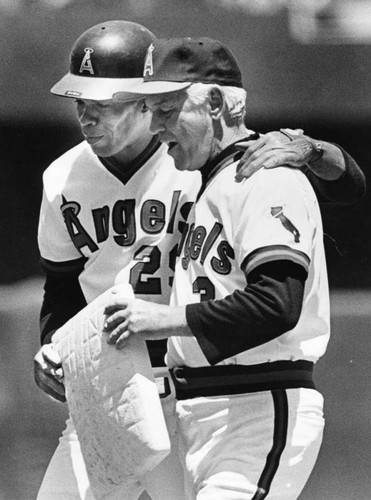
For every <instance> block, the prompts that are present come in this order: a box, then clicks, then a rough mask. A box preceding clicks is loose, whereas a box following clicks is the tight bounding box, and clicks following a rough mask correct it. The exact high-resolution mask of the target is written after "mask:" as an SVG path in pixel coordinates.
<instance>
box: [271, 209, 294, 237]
mask: <svg viewBox="0 0 371 500" xmlns="http://www.w3.org/2000/svg"><path fill="white" fill-rule="evenodd" d="M271 215H272V216H273V217H275V218H276V219H279V220H280V221H281V224H282V225H283V227H284V228H285V229H287V231H289V232H290V233H292V234H293V235H294V239H295V243H299V242H300V232H299V231H298V229H297V228H296V227H295V226H294V224H293V223H292V222H291V220H290V219H288V218H287V217H286V215H285V214H284V213H283V207H271Z"/></svg>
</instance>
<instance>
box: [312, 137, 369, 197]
mask: <svg viewBox="0 0 371 500" xmlns="http://www.w3.org/2000/svg"><path fill="white" fill-rule="evenodd" d="M336 146H337V147H338V148H339V149H340V150H341V152H342V153H343V157H344V161H345V172H344V174H343V175H342V176H341V177H340V179H337V180H335V181H326V180H324V179H320V178H319V177H316V176H315V175H314V174H313V172H311V170H310V169H309V168H308V167H307V168H306V169H305V170H304V173H305V175H306V176H307V177H308V179H309V181H310V183H311V184H312V186H313V189H314V190H315V192H316V195H317V197H318V201H319V202H320V203H331V204H337V205H352V204H354V203H356V202H358V201H360V200H361V199H362V198H363V196H364V195H365V192H366V180H365V176H364V174H363V172H362V170H361V169H360V168H359V166H358V164H357V163H356V161H355V160H354V159H353V158H352V157H351V156H350V155H349V154H348V153H347V152H346V151H344V149H342V148H341V147H340V146H338V145H336Z"/></svg>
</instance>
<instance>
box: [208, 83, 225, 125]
mask: <svg viewBox="0 0 371 500" xmlns="http://www.w3.org/2000/svg"><path fill="white" fill-rule="evenodd" d="M209 103H210V115H211V118H213V119H214V120H219V119H220V117H221V115H222V113H223V108H224V96H223V94H222V92H221V91H220V89H218V87H212V88H211V89H210V90H209Z"/></svg>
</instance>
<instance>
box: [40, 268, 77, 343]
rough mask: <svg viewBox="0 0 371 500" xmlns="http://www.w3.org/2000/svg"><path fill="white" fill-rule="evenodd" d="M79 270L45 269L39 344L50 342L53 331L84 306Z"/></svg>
mask: <svg viewBox="0 0 371 500" xmlns="http://www.w3.org/2000/svg"><path fill="white" fill-rule="evenodd" d="M79 274H80V271H78V272H77V271H73V272H63V273H56V272H50V271H46V279H45V285H44V298H43V303H42V306H41V311H40V332H41V335H40V340H41V344H42V345H43V344H48V343H50V342H51V338H52V335H53V333H54V332H55V331H56V330H57V329H58V328H60V327H61V326H63V325H64V324H65V323H66V322H67V321H68V320H69V319H71V318H72V317H73V316H74V315H75V314H77V313H78V312H79V311H80V310H81V309H83V308H84V307H85V306H86V300H85V297H84V294H83V293H82V290H81V286H80V283H79Z"/></svg>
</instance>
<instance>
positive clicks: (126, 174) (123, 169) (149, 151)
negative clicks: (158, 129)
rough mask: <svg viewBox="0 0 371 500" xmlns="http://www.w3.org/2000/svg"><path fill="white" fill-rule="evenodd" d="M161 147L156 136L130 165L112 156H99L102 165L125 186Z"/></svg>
mask: <svg viewBox="0 0 371 500" xmlns="http://www.w3.org/2000/svg"><path fill="white" fill-rule="evenodd" d="M160 146H161V142H160V141H159V139H158V137H157V136H154V137H153V139H152V140H151V142H150V143H149V144H148V146H147V147H146V148H145V149H144V151H142V153H140V155H138V156H137V157H136V158H135V159H134V160H133V161H131V162H129V163H122V162H119V161H117V160H116V159H115V158H113V157H112V156H110V157H108V158H102V157H101V156H98V158H99V160H100V161H101V163H102V164H103V165H104V166H105V167H106V169H107V170H108V171H109V172H110V173H111V174H112V175H114V176H115V177H117V179H119V180H120V181H121V182H122V183H123V184H126V183H127V182H128V181H129V180H130V179H131V178H132V177H133V175H134V174H136V173H137V172H138V170H139V169H140V168H141V167H142V166H143V165H144V164H145V163H147V161H148V160H149V158H151V156H153V155H154V153H155V152H156V151H157V150H158V148H159V147H160Z"/></svg>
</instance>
